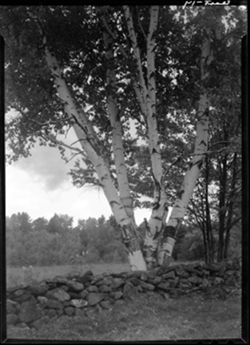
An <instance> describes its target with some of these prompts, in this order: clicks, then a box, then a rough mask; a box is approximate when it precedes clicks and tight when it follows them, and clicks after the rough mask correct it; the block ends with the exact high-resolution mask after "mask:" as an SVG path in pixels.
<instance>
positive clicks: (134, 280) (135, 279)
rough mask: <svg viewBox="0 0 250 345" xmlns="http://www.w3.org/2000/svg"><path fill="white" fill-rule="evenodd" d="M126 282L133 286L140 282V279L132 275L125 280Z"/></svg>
mask: <svg viewBox="0 0 250 345" xmlns="http://www.w3.org/2000/svg"><path fill="white" fill-rule="evenodd" d="M127 282H129V283H131V284H133V285H134V286H138V285H140V284H141V282H142V281H141V280H140V279H138V278H136V277H132V278H129V279H128V280H127Z"/></svg>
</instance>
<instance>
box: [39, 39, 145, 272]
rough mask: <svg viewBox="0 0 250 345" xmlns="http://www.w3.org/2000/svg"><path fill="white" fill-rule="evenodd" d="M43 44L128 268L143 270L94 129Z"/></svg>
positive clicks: (128, 220)
mask: <svg viewBox="0 0 250 345" xmlns="http://www.w3.org/2000/svg"><path fill="white" fill-rule="evenodd" d="M44 43H45V58H46V62H47V65H48V67H49V69H50V71H51V74H52V76H53V77H54V84H55V86H56V88H57V92H58V97H59V98H60V99H61V101H62V102H63V103H64V110H65V113H66V114H68V116H69V118H70V119H71V118H72V117H73V118H74V119H75V120H76V121H75V122H74V124H73V128H74V130H75V133H76V136H77V138H78V139H79V142H80V144H81V146H82V149H83V150H84V152H86V154H87V156H88V158H89V159H90V161H91V163H92V164H93V166H94V167H95V170H96V172H97V175H98V178H99V181H100V182H101V185H102V188H103V191H104V194H105V196H106V198H107V200H108V201H109V204H110V207H111V209H112V212H113V214H114V216H115V219H116V221H117V223H118V224H119V225H120V226H121V229H122V235H123V240H124V243H125V245H126V248H127V250H128V258H129V261H130V265H131V269H132V270H146V265H145V261H144V259H143V256H142V253H141V250H140V245H139V240H138V237H137V234H136V230H135V225H134V224H133V222H131V218H130V217H129V216H128V214H127V212H126V211H125V208H124V206H123V204H122V203H121V200H120V197H119V195H118V193H117V190H116V188H115V186H114V184H113V181H112V177H111V174H110V171H109V168H108V167H107V165H106V162H105V160H104V159H103V157H102V154H101V150H100V146H101V145H99V143H98V141H97V137H95V133H94V130H93V128H91V124H90V123H89V122H88V120H87V118H86V115H85V113H84V112H83V111H82V110H81V109H80V107H78V106H77V104H76V102H75V101H74V99H73V97H72V95H71V93H70V90H69V88H68V86H67V84H66V82H65V80H64V79H63V77H62V73H61V69H60V66H59V63H58V61H57V59H56V57H55V56H54V55H53V54H52V53H51V52H50V50H49V49H48V47H47V45H46V38H45V40H44ZM93 133H94V134H93ZM89 134H90V135H89ZM92 134H93V135H92Z"/></svg>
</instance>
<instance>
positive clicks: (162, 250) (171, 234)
mask: <svg viewBox="0 0 250 345" xmlns="http://www.w3.org/2000/svg"><path fill="white" fill-rule="evenodd" d="M212 59H213V57H212V50H211V45H210V37H209V32H206V36H205V38H204V41H203V44H202V47H201V66H200V69H201V83H202V93H201V95H200V100H199V106H198V113H197V115H198V123H197V127H196V140H195V148H194V154H193V159H192V162H191V164H190V166H189V169H188V170H187V172H186V174H185V176H184V180H183V183H182V186H181V188H180V191H179V193H178V197H177V200H176V202H175V204H174V207H173V210H172V213H171V216H170V219H169V221H168V223H167V226H166V227H165V229H164V231H163V233H162V236H161V239H160V241H159V248H158V263H159V264H160V265H163V264H166V265H168V264H169V262H170V260H171V255H172V252H173V248H174V244H175V239H176V235H177V232H178V229H179V228H180V226H181V222H182V220H183V218H184V215H185V213H186V210H187V206H188V203H189V201H190V199H191V197H192V193H193V190H194V187H195V185H196V181H197V179H198V176H199V174H200V170H201V167H202V164H203V161H204V158H205V154H206V152H207V146H208V124H209V99H208V93H207V91H206V82H207V79H208V78H209V70H208V67H209V64H210V63H211V61H212Z"/></svg>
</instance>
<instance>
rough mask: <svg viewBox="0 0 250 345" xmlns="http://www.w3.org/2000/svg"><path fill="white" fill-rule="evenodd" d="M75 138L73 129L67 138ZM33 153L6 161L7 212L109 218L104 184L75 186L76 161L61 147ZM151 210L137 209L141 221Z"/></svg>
mask: <svg viewBox="0 0 250 345" xmlns="http://www.w3.org/2000/svg"><path fill="white" fill-rule="evenodd" d="M73 141H75V137H74V134H73V133H69V136H68V137H67V142H68V143H72V142H73ZM31 154H32V155H31V157H28V158H21V159H19V160H18V161H17V162H14V163H12V164H11V165H6V183H5V188H6V191H5V192H6V215H7V216H10V215H11V214H13V213H17V212H27V213H28V214H29V215H30V217H31V219H32V220H34V219H36V218H38V217H45V218H47V219H50V218H51V217H53V215H54V214H55V213H57V214H67V215H69V216H71V217H73V220H74V225H77V221H78V219H87V218H89V217H94V218H98V217H101V216H102V215H104V216H105V218H108V217H109V216H110V215H111V214H112V213H111V209H110V206H109V204H108V202H107V200H106V198H105V195H104V193H103V192H102V189H101V188H100V187H94V186H84V187H81V188H77V187H75V186H73V184H72V180H71V177H70V176H69V175H68V173H69V170H70V168H71V167H72V166H73V161H71V162H69V163H68V164H66V163H65V162H64V161H63V160H62V158H61V157H60V153H59V151H58V149H56V148H52V147H45V146H39V145H36V146H35V148H34V149H33V150H32V151H31ZM149 216H150V211H149V210H135V218H136V222H137V224H140V223H141V222H142V221H143V219H144V218H147V219H148V218H149Z"/></svg>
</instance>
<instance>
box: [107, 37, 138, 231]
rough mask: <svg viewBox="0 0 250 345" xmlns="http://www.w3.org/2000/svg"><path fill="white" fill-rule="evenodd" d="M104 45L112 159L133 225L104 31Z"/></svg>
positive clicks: (110, 49) (123, 201)
mask: <svg viewBox="0 0 250 345" xmlns="http://www.w3.org/2000/svg"><path fill="white" fill-rule="evenodd" d="M103 38H104V45H105V49H106V58H107V62H108V65H109V66H108V68H107V84H108V85H109V87H110V94H109V95H108V97H107V108H108V114H109V118H110V123H111V127H112V147H113V153H114V161H115V167H116V173H117V182H118V186H119V195H120V200H121V202H122V204H123V206H124V208H125V211H126V213H127V215H128V216H129V217H130V218H131V221H132V222H133V223H134V225H135V220H134V211H133V201H132V198H131V195H130V188H129V183H128V174H127V167H126V163H125V157H124V147H123V142H122V136H123V134H122V126H121V122H120V115H119V109H118V107H117V102H116V100H115V91H116V77H115V73H114V70H113V69H112V67H111V65H112V58H113V53H112V43H113V40H112V37H111V36H110V35H109V34H108V33H107V32H105V31H104V34H103Z"/></svg>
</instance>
